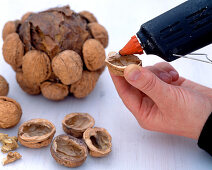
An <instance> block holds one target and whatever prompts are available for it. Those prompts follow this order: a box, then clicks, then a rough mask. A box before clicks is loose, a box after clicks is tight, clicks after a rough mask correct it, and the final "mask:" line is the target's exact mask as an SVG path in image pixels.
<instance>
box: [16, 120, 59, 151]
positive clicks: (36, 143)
mask: <svg viewBox="0 0 212 170" xmlns="http://www.w3.org/2000/svg"><path fill="white" fill-rule="evenodd" d="M55 132H56V129H55V126H54V125H53V124H52V123H51V122H49V121H48V120H46V119H32V120H29V121H26V122H24V123H23V124H22V125H21V126H20V127H19V131H18V141H19V142H20V143H21V144H22V145H24V146H26V147H28V148H41V147H44V146H48V145H49V144H50V143H51V141H52V138H53V137H54V134H55Z"/></svg>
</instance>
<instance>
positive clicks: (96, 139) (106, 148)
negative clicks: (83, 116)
mask: <svg viewBox="0 0 212 170" xmlns="http://www.w3.org/2000/svg"><path fill="white" fill-rule="evenodd" d="M83 139H84V141H85V143H86V144H87V146H88V148H89V150H90V151H89V154H90V155H91V156H93V157H104V156H106V155H108V154H109V153H110V152H111V148H112V143H111V140H112V138H111V136H110V134H109V133H108V132H107V130H106V129H104V128H98V127H95V128H88V129H87V130H86V131H85V132H84V133H83Z"/></svg>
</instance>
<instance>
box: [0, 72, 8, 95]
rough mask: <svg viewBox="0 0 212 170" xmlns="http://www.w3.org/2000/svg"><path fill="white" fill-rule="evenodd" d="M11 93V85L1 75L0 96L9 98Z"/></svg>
mask: <svg viewBox="0 0 212 170" xmlns="http://www.w3.org/2000/svg"><path fill="white" fill-rule="evenodd" d="M8 92H9V84H8V82H7V80H6V79H5V78H4V77H3V76H1V75H0V96H7V94H8Z"/></svg>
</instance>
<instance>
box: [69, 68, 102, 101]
mask: <svg viewBox="0 0 212 170" xmlns="http://www.w3.org/2000/svg"><path fill="white" fill-rule="evenodd" d="M98 78H99V72H90V71H83V72H82V78H81V79H80V80H79V81H77V82H76V83H74V84H72V85H71V87H70V92H71V93H73V94H74V96H75V97H76V98H83V97H86V96H87V95H89V94H90V93H91V92H92V91H93V89H94V88H95V86H96V83H97V81H98Z"/></svg>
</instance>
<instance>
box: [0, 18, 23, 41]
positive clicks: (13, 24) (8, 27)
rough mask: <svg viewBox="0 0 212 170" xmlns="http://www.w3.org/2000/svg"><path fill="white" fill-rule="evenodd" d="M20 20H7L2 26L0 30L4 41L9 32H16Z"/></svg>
mask: <svg viewBox="0 0 212 170" xmlns="http://www.w3.org/2000/svg"><path fill="white" fill-rule="evenodd" d="M20 24H21V22H20V21H19V20H16V21H8V22H7V23H6V24H5V25H4V28H3V31H2V38H3V40H4V41H5V40H6V38H7V36H8V35H9V34H11V33H16V32H17V29H18V27H19V26H20Z"/></svg>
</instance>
